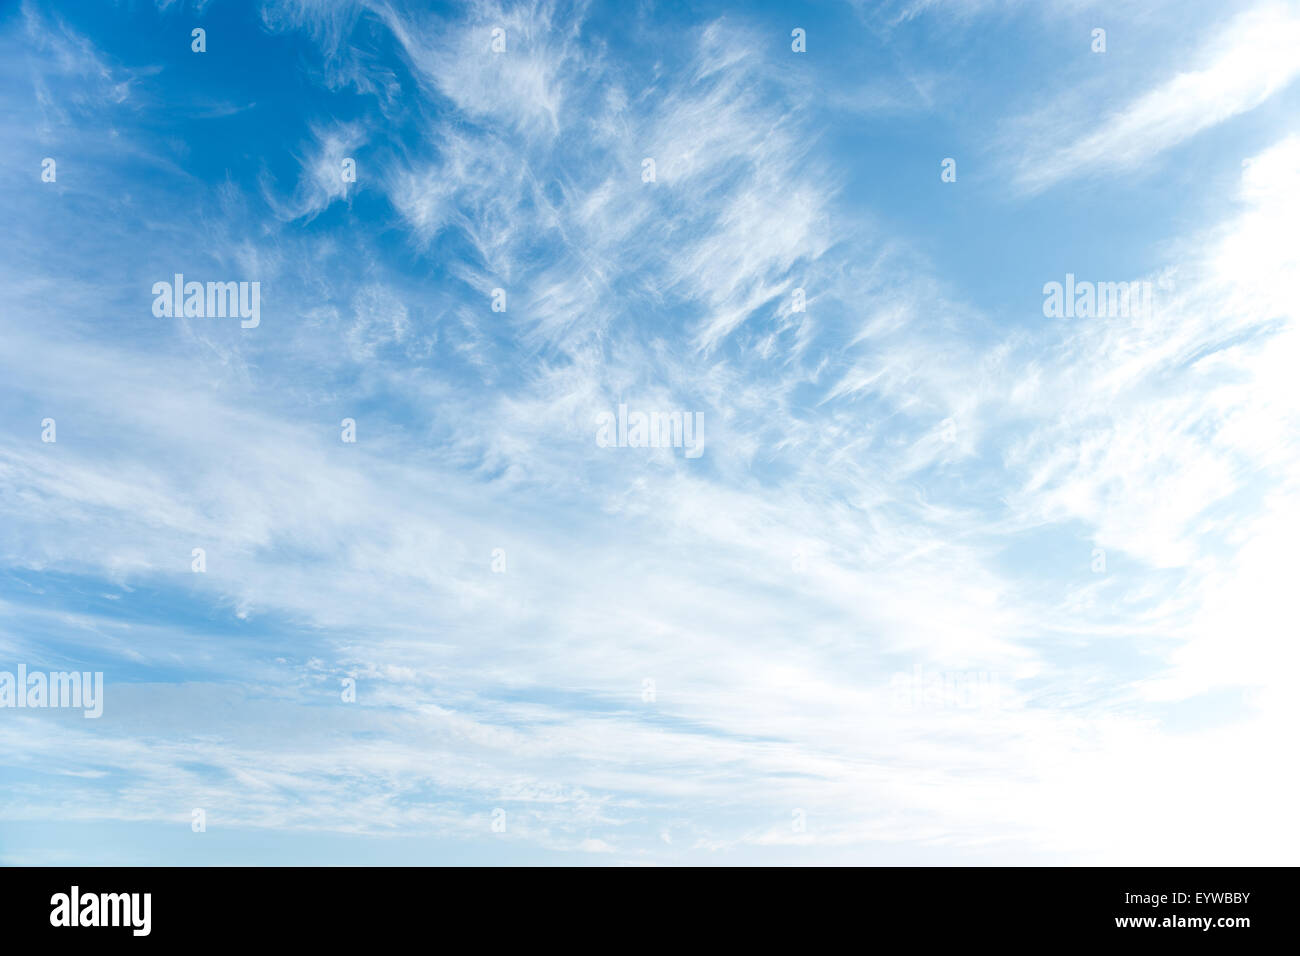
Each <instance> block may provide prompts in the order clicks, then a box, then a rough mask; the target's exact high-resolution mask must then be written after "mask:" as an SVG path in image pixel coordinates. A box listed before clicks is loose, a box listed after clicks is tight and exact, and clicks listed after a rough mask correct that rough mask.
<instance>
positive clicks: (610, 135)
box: [0, 0, 1300, 865]
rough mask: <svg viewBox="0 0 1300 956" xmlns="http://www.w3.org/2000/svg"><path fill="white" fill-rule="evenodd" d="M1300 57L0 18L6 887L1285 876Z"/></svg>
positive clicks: (1041, 14) (86, 9) (1062, 30)
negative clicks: (694, 452) (650, 164)
mask: <svg viewBox="0 0 1300 956" xmlns="http://www.w3.org/2000/svg"><path fill="white" fill-rule="evenodd" d="M1135 6H1139V7H1140V9H1135ZM195 28H202V29H203V30H204V31H205V44H206V49H205V50H204V51H203V52H195V51H194V50H193V49H192V35H191V31H192V30H194V29H195ZM796 28H798V29H802V30H804V31H805V33H806V52H795V51H794V50H792V39H791V34H792V31H793V30H795V29H796ZM1098 28H1100V29H1104V30H1105V31H1106V32H1105V40H1106V44H1105V46H1106V48H1105V50H1104V52H1099V51H1094V49H1093V47H1094V45H1095V41H1094V39H1093V31H1094V30H1095V29H1098ZM494 30H500V31H502V33H501V34H500V35H501V36H503V37H504V41H505V49H504V50H500V51H495V50H493V35H494V34H493V31H494ZM1297 49H1300V7H1298V6H1297V4H1295V3H1291V2H1274V0H1259V2H1239V3H1238V2H1232V3H1224V2H1217V0H1216V2H1195V0H1190V2H1189V0H1183V2H1177V3H1175V2H1163V0H1152V2H1148V3H1143V4H1141V5H1133V4H1127V3H1091V2H1082V0H1077V2H1071V0H1044V2H1028V0H1025V2H1015V0H962V2H957V0H884V2H878V3H875V2H858V3H814V4H794V5H791V4H784V3H782V4H777V3H764V4H743V5H740V4H733V3H701V4H655V3H642V4H631V3H629V4H618V5H613V4H594V3H593V4H565V3H560V4H552V3H533V4H528V3H523V4H512V3H507V4H503V5H498V4H495V3H469V4H458V5H428V4H412V5H403V4H396V3H387V2H357V3H345V2H339V3H321V2H311V0H295V2H284V3H280V2H267V3H262V4H242V3H224V2H211V3H207V4H187V3H167V2H163V3H158V4H156V5H155V4H150V3H145V2H123V3H116V4H115V3H104V4H75V5H73V4H68V5H59V4H36V3H18V4H6V5H5V6H4V7H3V13H0V71H2V73H3V83H0V91H2V92H0V95H2V96H3V110H2V111H0V124H3V136H0V160H2V161H3V168H4V169H5V170H6V171H7V175H6V176H5V177H4V179H3V181H0V197H2V200H3V203H2V206H0V208H3V210H4V220H5V223H6V228H5V229H4V230H0V252H2V254H0V277H2V278H3V289H4V292H5V307H4V308H3V309H0V342H2V343H3V347H2V348H0V671H11V672H12V671H15V670H16V669H17V667H18V666H19V665H20V664H21V665H24V666H25V667H26V668H27V669H28V670H29V671H63V670H78V671H102V672H103V674H104V681H105V692H104V712H103V715H102V717H100V718H98V719H94V720H88V719H85V718H84V717H83V715H82V713H81V712H80V711H77V710H70V709H45V710H22V711H20V710H16V709H7V708H6V709H0V862H4V863H10V864H25V863H101V864H104V863H125V864H147V863H168V864H205V863H322V864H334V863H407V864H424V863H486V864H495V863H525V864H531V863H559V864H588V865H590V864H596V865H607V864H633V865H641V864H646V865H655V864H771V863H915V864H931V863H934V864H942V863H958V864H961V863H1109V864H1191V863H1196V864H1227V863H1233V864H1264V863H1281V862H1294V860H1295V856H1296V851H1297V848H1298V846H1300V834H1297V828H1296V824H1295V822H1294V813H1293V812H1292V810H1291V809H1290V802H1291V799H1292V798H1291V796H1290V795H1291V794H1292V793H1293V792H1294V785H1295V772H1294V761H1293V760H1292V759H1291V754H1292V752H1293V750H1294V745H1293V739H1292V738H1293V734H1294V729H1295V727H1296V725H1297V721H1296V718H1297V704H1296V696H1297V695H1296V694H1295V688H1294V681H1295V677H1296V675H1297V674H1298V673H1300V660H1297V657H1298V656H1300V655H1298V654H1297V650H1296V643H1295V640H1294V638H1295V620H1296V614H1295V609H1294V602H1293V601H1292V600H1291V593H1292V590H1293V582H1292V580H1291V579H1292V577H1293V575H1292V573H1291V568H1292V567H1293V566H1294V560H1293V555H1294V541H1295V540H1296V532H1297V530H1298V528H1297V526H1298V525H1300V509H1298V508H1297V506H1296V501H1297V497H1296V492H1297V485H1298V484H1300V446H1298V444H1297V439H1296V435H1297V430H1296V426H1297V424H1298V423H1297V417H1300V416H1298V414H1297V408H1298V407H1300V406H1298V403H1297V401H1296V391H1295V386H1294V379H1295V368H1296V365H1297V360H1300V337H1298V336H1297V329H1296V318H1297V316H1296V301H1295V294H1294V290H1295V288H1296V282H1297V278H1298V277H1297V249H1300V243H1297V232H1296V223H1297V221H1300V199H1298V197H1300V190H1298V189H1297V177H1298V176H1300V120H1298V119H1297V117H1300V109H1298V107H1300V83H1297V82H1296V78H1297V76H1298V75H1300V57H1297V55H1296V50H1297ZM949 158H951V159H953V160H955V163H956V167H955V168H956V178H955V181H945V180H944V178H942V177H941V172H942V163H943V161H944V160H945V159H949ZM46 159H53V160H54V162H55V166H54V169H55V176H54V177H53V179H52V181H46V179H45V178H43V176H42V170H43V161H44V160H46ZM646 159H652V160H653V161H654V178H653V181H646V177H645V174H644V169H645V164H644V161H645V160H646ZM345 160H352V161H353V162H354V163H355V169H356V178H355V182H349V181H345V178H344V176H343V174H342V172H341V171H342V169H343V167H344V162H345ZM176 273H183V274H184V275H185V277H186V279H187V280H194V281H200V282H209V281H214V282H216V281H220V282H226V281H233V282H250V283H251V282H257V283H259V288H260V322H259V323H258V324H257V326H256V327H255V328H243V327H241V323H240V321H239V320H238V319H237V318H235V319H232V318H229V317H202V316H188V317H186V316H181V317H158V316H156V315H155V314H154V312H153V310H152V306H153V303H154V295H153V293H152V291H151V290H152V288H153V286H154V283H156V282H159V281H162V282H170V281H171V280H172V277H173V275H175V274H176ZM1067 274H1070V275H1074V276H1076V277H1077V278H1078V280H1080V281H1093V282H1139V283H1149V284H1150V287H1151V289H1152V290H1153V302H1154V306H1153V308H1152V309H1151V310H1148V311H1147V312H1146V313H1144V314H1141V315H1137V314H1128V313H1126V312H1110V313H1106V314H1102V315H1092V316H1083V317H1069V318H1064V317H1059V318H1058V317H1048V316H1046V315H1045V310H1044V286H1045V285H1046V284H1047V283H1051V282H1064V281H1065V277H1066V275H1067ZM494 290H502V291H503V292H504V294H505V308H504V311H494V309H493V294H494ZM796 290H802V296H803V301H804V303H805V307H804V308H802V309H801V308H799V307H798V305H797V304H796V303H797V301H798V293H797V291H796ZM620 405H626V406H627V407H628V408H629V409H630V410H631V412H633V413H635V412H644V413H650V412H657V413H661V414H668V413H673V412H678V413H684V414H687V415H691V416H694V415H699V416H700V420H701V421H702V423H703V426H702V429H703V430H702V448H703V451H702V453H701V454H699V455H698V456H696V457H691V456H688V455H687V454H685V449H683V448H681V447H628V446H626V445H625V444H624V443H617V444H615V445H613V446H604V445H602V444H601V443H600V442H598V441H597V422H598V420H599V418H600V416H601V415H602V414H617V411H618V408H619V406H620ZM45 419H53V420H54V421H55V423H56V426H57V437H56V440H55V441H52V442H51V441H48V440H42V434H43V428H44V426H43V424H42V423H43V421H44V420H45ZM345 419H351V420H353V421H354V422H355V429H356V441H355V442H348V441H344V440H343V427H342V423H343V421H344V420H345ZM195 548H202V549H203V553H204V556H205V562H206V564H205V570H204V571H203V573H196V572H195V571H194V570H193V567H192V561H193V559H192V555H193V549H195ZM346 681H351V682H354V684H355V694H356V699H355V701H351V700H344V699H343V698H344V694H343V689H344V687H345V682H346ZM196 809H201V810H202V811H203V813H204V816H205V820H206V829H204V830H203V831H202V832H195V831H194V829H193V828H192V826H191V824H192V820H193V814H194V811H195V810H196ZM495 811H501V812H499V813H495V815H494V812H495ZM494 821H496V823H497V825H496V826H494ZM501 821H504V827H502V826H501V825H500V824H501Z"/></svg>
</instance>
